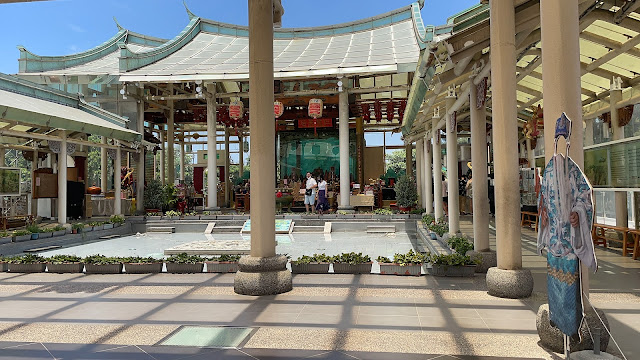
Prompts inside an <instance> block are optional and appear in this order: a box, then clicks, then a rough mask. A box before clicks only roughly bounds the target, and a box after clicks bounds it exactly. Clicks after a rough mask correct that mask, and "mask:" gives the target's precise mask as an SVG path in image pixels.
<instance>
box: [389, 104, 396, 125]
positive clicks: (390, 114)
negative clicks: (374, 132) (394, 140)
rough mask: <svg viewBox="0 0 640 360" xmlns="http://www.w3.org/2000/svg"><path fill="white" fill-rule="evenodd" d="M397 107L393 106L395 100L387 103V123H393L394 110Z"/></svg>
mask: <svg viewBox="0 0 640 360" xmlns="http://www.w3.org/2000/svg"><path fill="white" fill-rule="evenodd" d="M394 109H395V106H394V104H393V100H389V101H388V102H387V121H388V122H393V117H394V115H395V114H394V111H395V110H394Z"/></svg>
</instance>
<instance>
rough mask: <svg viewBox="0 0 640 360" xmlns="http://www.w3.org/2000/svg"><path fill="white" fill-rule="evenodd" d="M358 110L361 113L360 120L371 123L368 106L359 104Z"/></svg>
mask: <svg viewBox="0 0 640 360" xmlns="http://www.w3.org/2000/svg"><path fill="white" fill-rule="evenodd" d="M360 110H361V111H362V119H363V120H364V121H366V122H369V121H371V108H370V107H369V104H365V103H362V104H360Z"/></svg>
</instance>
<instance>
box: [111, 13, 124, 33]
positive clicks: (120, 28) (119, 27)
mask: <svg viewBox="0 0 640 360" xmlns="http://www.w3.org/2000/svg"><path fill="white" fill-rule="evenodd" d="M113 21H115V23H116V26H117V27H118V31H122V30H125V28H123V27H122V26H120V24H119V23H118V19H116V17H115V16H114V17H113Z"/></svg>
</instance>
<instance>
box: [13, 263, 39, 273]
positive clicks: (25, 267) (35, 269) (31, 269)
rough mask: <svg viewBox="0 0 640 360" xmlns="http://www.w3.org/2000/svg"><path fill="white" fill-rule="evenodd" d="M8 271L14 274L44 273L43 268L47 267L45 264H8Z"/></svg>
mask: <svg viewBox="0 0 640 360" xmlns="http://www.w3.org/2000/svg"><path fill="white" fill-rule="evenodd" d="M8 265H9V267H8V271H9V272H14V273H39V272H44V268H46V267H47V264H45V263H33V264H8Z"/></svg>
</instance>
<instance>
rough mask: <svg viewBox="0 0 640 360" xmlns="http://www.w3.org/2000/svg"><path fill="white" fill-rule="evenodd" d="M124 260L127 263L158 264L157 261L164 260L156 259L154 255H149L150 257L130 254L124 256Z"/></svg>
mask: <svg viewBox="0 0 640 360" xmlns="http://www.w3.org/2000/svg"><path fill="white" fill-rule="evenodd" d="M122 262H123V263H125V264H157V263H161V262H162V260H160V259H156V258H154V257H152V256H148V257H140V256H129V257H125V258H122Z"/></svg>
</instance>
